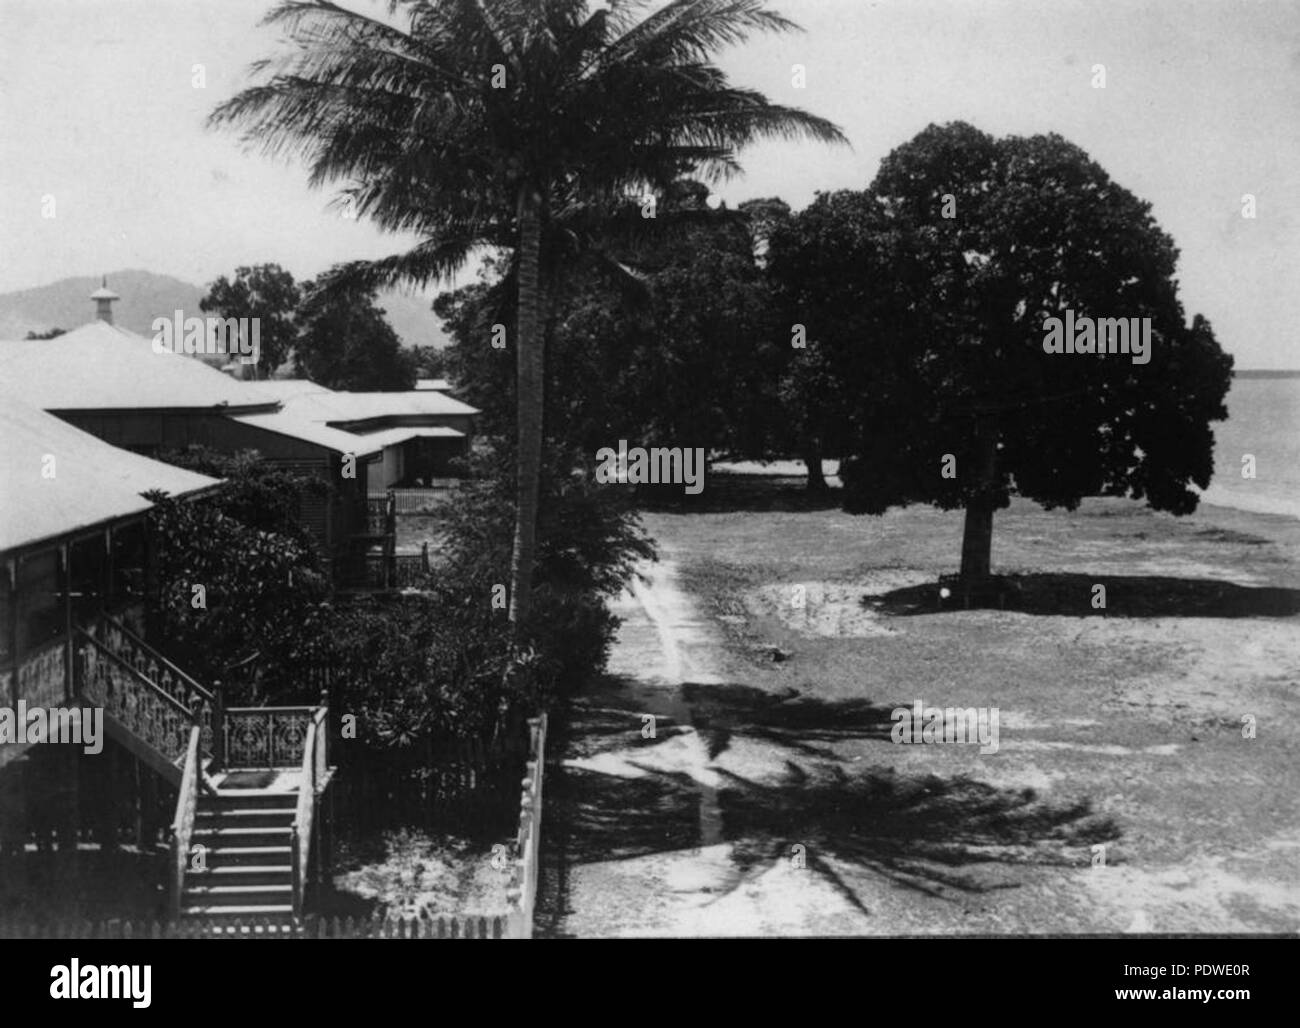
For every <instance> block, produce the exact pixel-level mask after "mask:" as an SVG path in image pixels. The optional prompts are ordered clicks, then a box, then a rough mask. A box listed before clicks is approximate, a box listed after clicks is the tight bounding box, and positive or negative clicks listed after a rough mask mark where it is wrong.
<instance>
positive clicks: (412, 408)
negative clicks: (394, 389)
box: [284, 390, 478, 425]
mask: <svg viewBox="0 0 1300 1028" xmlns="http://www.w3.org/2000/svg"><path fill="white" fill-rule="evenodd" d="M284 410H285V413H288V414H292V415H293V416H294V417H297V418H302V419H304V420H306V421H319V422H322V423H328V424H331V425H336V424H347V423H350V422H356V421H373V420H376V419H379V418H393V417H420V416H425V417H438V416H449V415H470V414H477V413H478V409H477V408H475V407H471V406H470V405H469V404H467V403H461V402H460V401H459V400H453V399H452V398H451V397H450V396H446V395H445V394H443V393H438V392H433V391H432V390H425V391H415V390H409V391H406V392H400V393H331V392H319V393H308V392H303V393H300V394H298V395H297V396H289V397H285V399H284Z"/></svg>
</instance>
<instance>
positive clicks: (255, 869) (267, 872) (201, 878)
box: [185, 861, 293, 888]
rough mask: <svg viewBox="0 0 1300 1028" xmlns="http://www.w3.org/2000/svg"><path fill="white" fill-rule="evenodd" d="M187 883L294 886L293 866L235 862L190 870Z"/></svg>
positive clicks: (186, 879) (186, 878) (186, 877)
mask: <svg viewBox="0 0 1300 1028" xmlns="http://www.w3.org/2000/svg"><path fill="white" fill-rule="evenodd" d="M185 881H186V884H187V885H188V884H191V883H192V884H194V885H200V884H202V885H281V886H284V887H285V888H292V887H293V866H292V865H291V864H289V863H288V862H287V861H286V862H285V863H283V864H234V865H225V866H222V867H211V866H209V868H208V869H207V870H206V871H193V870H192V871H189V872H188V873H187V874H186V876H185Z"/></svg>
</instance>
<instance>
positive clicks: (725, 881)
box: [539, 551, 868, 938]
mask: <svg viewBox="0 0 1300 1028" xmlns="http://www.w3.org/2000/svg"><path fill="white" fill-rule="evenodd" d="M645 573H646V575H647V577H648V580H647V581H646V582H637V583H636V584H635V585H634V586H633V588H632V589H631V590H629V591H628V592H625V593H624V594H623V596H622V597H620V599H619V601H618V602H617V603H616V604H615V605H614V608H615V613H616V614H618V615H619V616H620V617H621V618H622V619H623V624H622V626H621V628H620V631H619V634H618V638H617V641H616V644H615V647H614V650H613V652H612V654H611V658H610V663H609V675H608V677H607V679H606V680H605V681H604V682H603V683H602V684H601V686H600V687H599V688H597V689H595V690H593V691H592V692H591V693H589V694H588V695H585V696H583V697H580V698H579V700H578V701H577V702H576V703H575V705H574V710H573V714H572V717H571V719H570V728H569V738H568V739H567V742H566V743H565V751H564V756H563V759H562V761H561V762H560V763H559V765H558V766H557V767H555V768H554V770H553V771H551V772H550V774H551V775H552V778H551V779H550V780H548V785H547V788H548V790H549V796H550V797H551V800H550V803H549V804H548V808H547V818H546V821H547V823H548V828H547V844H546V846H545V848H544V851H543V852H544V854H545V858H546V865H547V872H548V873H547V875H546V876H545V877H546V881H545V882H544V885H543V897H542V909H541V912H540V916H539V934H544V935H551V936H576V937H580V938H590V937H599V936H656V935H658V936H662V935H669V936H701V935H790V934H824V933H833V934H844V933H854V932H863V931H866V930H868V929H867V928H866V926H865V925H864V924H863V923H862V922H863V919H864V918H865V916H866V915H865V914H864V912H863V911H862V910H860V909H858V908H857V907H856V906H855V904H854V903H853V902H851V901H850V899H848V898H846V897H845V896H844V895H842V894H841V893H840V891H839V890H837V889H836V888H835V886H834V885H833V884H831V883H830V882H828V881H827V880H826V879H825V878H824V877H822V876H819V875H816V874H810V873H809V872H808V870H807V868H806V867H802V866H800V864H801V863H802V860H801V859H798V858H797V854H795V853H794V851H792V855H791V856H790V857H786V856H784V855H774V854H768V855H767V856H766V857H763V858H759V859H753V858H752V857H750V856H749V855H747V854H737V853H736V852H735V848H734V844H733V843H732V842H730V841H728V839H727V837H726V836H727V833H726V831H725V824H724V816H723V811H722V808H721V807H720V804H719V792H720V789H721V788H722V787H723V785H724V784H725V778H726V776H727V775H728V774H729V773H732V769H730V768H729V767H728V766H727V765H726V763H725V762H720V761H718V760H716V759H715V757H716V756H717V748H718V747H717V742H716V740H715V738H714V737H713V735H712V734H711V733H710V732H707V731H701V730H700V729H699V728H698V727H697V725H696V723H695V710H694V709H693V705H692V703H691V702H690V701H689V698H688V696H689V693H690V692H691V691H692V690H693V689H695V688H699V687H716V686H722V685H723V684H724V683H723V680H722V678H721V677H720V675H719V674H718V671H717V668H716V666H715V663H714V661H715V660H716V656H717V655H718V654H720V653H722V652H723V649H722V645H721V642H720V640H718V639H717V638H716V636H715V634H714V632H713V629H712V627H711V626H710V625H709V624H707V623H706V622H705V621H704V620H702V619H701V618H700V617H699V615H698V613H697V612H696V610H695V609H694V607H693V605H692V603H691V601H690V600H689V599H688V597H687V596H686V595H685V593H684V592H683V591H682V589H681V588H680V587H679V585H678V582H677V575H676V566H675V564H674V562H673V560H672V559H671V552H668V551H666V552H665V558H664V559H663V560H662V561H661V562H659V563H657V564H655V565H653V566H649V567H647V568H645ZM645 715H651V716H653V717H654V722H653V728H654V737H653V738H647V737H646V736H647V735H648V734H649V727H650V726H649V724H648V723H647V722H646V720H645ZM751 749H756V752H748V753H747V754H746V756H745V762H746V767H745V769H744V770H745V774H746V775H747V776H749V777H754V776H759V777H762V776H765V775H770V776H780V775H782V774H784V773H785V763H784V760H783V757H782V753H781V749H780V747H776V746H773V747H770V748H764V747H757V748H754V747H751Z"/></svg>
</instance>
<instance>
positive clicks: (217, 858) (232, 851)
mask: <svg viewBox="0 0 1300 1028" xmlns="http://www.w3.org/2000/svg"><path fill="white" fill-rule="evenodd" d="M206 858H207V862H208V867H209V868H210V869H215V868H222V867H230V866H249V865H253V866H270V865H272V864H274V865H275V866H277V867H280V866H283V867H286V868H287V867H292V866H293V865H292V861H293V847H291V846H210V847H208V851H207V853H206Z"/></svg>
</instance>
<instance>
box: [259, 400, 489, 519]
mask: <svg viewBox="0 0 1300 1028" xmlns="http://www.w3.org/2000/svg"><path fill="white" fill-rule="evenodd" d="M250 388H252V389H255V390H256V391H257V392H258V393H260V394H261V395H264V396H272V397H275V398H276V399H277V400H279V401H280V403H281V405H282V406H281V410H280V412H279V413H281V414H283V415H284V418H283V419H280V420H279V421H277V423H287V422H288V419H296V420H298V421H300V422H302V423H304V424H310V425H318V426H324V427H327V428H332V429H337V430H339V431H342V432H347V433H350V434H351V435H354V436H356V437H358V438H359V439H360V440H361V441H362V443H361V445H364V446H366V447H367V448H370V447H378V448H379V452H380V457H379V459H377V460H375V461H372V462H371V463H370V465H369V466H368V471H367V489H368V491H369V492H370V493H371V494H374V493H377V492H383V491H384V490H385V489H390V488H393V487H395V486H404V485H412V484H415V483H416V482H417V481H422V482H428V481H430V480H432V479H435V478H452V477H457V476H456V474H455V471H454V461H455V460H457V459H458V458H462V457H464V456H466V455H467V454H468V452H469V442H470V438H471V436H472V434H473V419H474V416H475V415H476V414H478V413H479V412H478V410H477V409H476V408H474V407H471V406H469V405H468V404H465V403H461V402H460V401H459V400H455V399H452V398H451V397H450V396H447V395H445V394H444V393H440V392H436V391H419V390H412V391H407V392H384V393H352V392H340V391H336V390H331V389H326V388H325V387H324V386H321V385H316V384H315V383H314V382H310V381H308V380H307V379H281V380H272V381H268V382H258V383H256V384H253V385H250ZM239 418H240V420H242V421H245V422H247V423H250V424H261V425H266V424H269V422H268V421H267V420H266V419H264V418H263V417H261V416H260V415H240V416H239Z"/></svg>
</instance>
